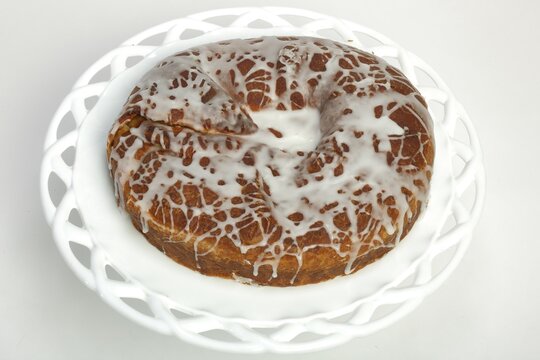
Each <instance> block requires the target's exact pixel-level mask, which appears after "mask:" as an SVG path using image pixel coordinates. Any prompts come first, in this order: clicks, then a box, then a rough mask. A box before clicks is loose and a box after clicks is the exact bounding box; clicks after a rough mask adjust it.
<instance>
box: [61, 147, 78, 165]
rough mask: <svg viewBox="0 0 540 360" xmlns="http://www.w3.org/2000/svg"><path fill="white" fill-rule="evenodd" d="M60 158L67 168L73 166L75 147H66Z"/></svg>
mask: <svg viewBox="0 0 540 360" xmlns="http://www.w3.org/2000/svg"><path fill="white" fill-rule="evenodd" d="M60 156H61V157H62V160H64V162H65V163H66V165H67V166H73V164H74V163H75V147H74V146H70V147H68V148H67V149H66V150H64V151H63V152H62V154H61V155H60Z"/></svg>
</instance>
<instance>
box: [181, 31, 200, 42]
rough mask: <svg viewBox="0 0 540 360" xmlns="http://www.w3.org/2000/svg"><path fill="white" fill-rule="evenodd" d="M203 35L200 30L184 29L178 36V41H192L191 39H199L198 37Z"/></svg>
mask: <svg viewBox="0 0 540 360" xmlns="http://www.w3.org/2000/svg"><path fill="white" fill-rule="evenodd" d="M203 34H204V32H203V31H201V30H196V29H186V30H184V31H182V33H181V34H180V39H181V40H188V39H193V38H196V37H199V36H201V35H203Z"/></svg>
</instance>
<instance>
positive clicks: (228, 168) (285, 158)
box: [109, 37, 432, 284]
mask: <svg viewBox="0 0 540 360" xmlns="http://www.w3.org/2000/svg"><path fill="white" fill-rule="evenodd" d="M316 54H320V55H316ZM240 64H244V65H240ZM193 74H195V75H193ZM280 77H282V78H284V80H279V78H280ZM280 81H281V82H282V83H283V82H285V85H284V87H281V85H280V84H279V83H280ZM398 111H399V112H401V113H402V114H401V115H400V116H401V119H403V118H406V121H404V122H402V123H401V124H400V123H399V119H400V118H399V117H398V115H397V112H398ZM404 111H405V112H406V114H405V115H403V112H404ZM123 114H124V116H122V117H121V118H120V119H119V121H117V123H116V124H115V125H114V126H113V129H112V130H111V137H110V141H111V139H113V137H114V135H115V134H116V133H117V132H118V131H119V130H120V129H121V128H122V127H123V126H125V125H126V123H127V122H128V121H131V119H132V118H133V114H140V115H142V116H144V117H146V119H147V120H144V121H142V122H140V121H139V123H138V124H137V125H136V126H131V128H130V130H129V132H128V133H127V134H124V135H122V136H118V140H117V141H116V142H113V143H112V151H111V155H110V158H109V164H110V168H111V171H112V176H113V178H114V181H115V189H117V190H116V194H117V197H118V198H119V203H120V204H122V205H124V204H125V202H126V201H132V202H133V204H134V205H135V206H136V207H137V208H139V209H140V222H141V225H142V230H143V232H147V231H148V227H149V226H155V227H158V228H159V229H163V228H165V229H169V230H170V236H169V240H167V241H171V242H175V241H180V240H179V237H178V236H179V234H184V233H185V234H186V235H187V238H184V239H183V240H182V241H191V240H193V246H194V252H195V260H196V263H197V266H199V259H200V258H201V257H204V256H207V255H208V254H210V253H211V252H212V251H213V250H214V249H215V247H216V246H218V244H219V242H220V241H222V240H223V238H224V237H226V238H227V239H229V240H230V241H232V242H233V243H234V245H235V246H236V247H237V248H238V249H239V250H240V252H241V253H242V254H247V253H248V252H249V251H252V250H257V254H258V255H257V256H256V258H254V259H252V260H249V259H251V258H250V257H246V260H245V261H246V264H247V265H246V266H249V267H251V268H252V275H253V277H257V276H258V275H259V271H260V269H261V268H262V267H264V266H270V267H271V269H272V277H273V278H276V277H278V276H279V271H278V267H279V264H280V261H281V259H282V258H283V257H284V256H293V257H294V258H296V261H297V263H298V267H297V271H296V274H298V272H299V271H300V270H301V269H302V263H303V255H304V253H306V252H307V251H310V250H312V249H315V248H318V247H325V248H330V249H332V250H333V251H335V253H336V254H338V255H339V256H340V257H341V258H343V259H345V260H346V265H345V270H344V272H345V273H346V274H348V273H351V272H353V271H355V270H356V268H357V267H358V266H359V264H360V263H358V262H356V261H357V260H358V259H359V258H361V257H362V256H366V255H367V254H369V253H370V252H373V251H377V250H379V249H388V248H392V247H394V246H395V244H396V243H397V242H398V241H399V240H400V239H401V237H402V231H403V229H404V227H405V226H406V224H407V223H408V222H410V221H411V218H412V217H413V216H414V215H415V214H413V213H412V212H411V209H410V204H409V202H410V201H411V196H412V195H411V194H414V198H415V199H416V200H417V201H419V202H421V203H423V204H425V202H426V201H427V193H428V184H429V176H430V171H431V163H432V155H428V157H427V158H426V153H429V151H427V150H428V149H426V148H425V146H427V145H429V146H432V144H431V140H430V138H431V137H432V135H431V134H432V132H431V131H432V130H431V123H430V121H431V120H430V118H429V115H428V113H427V110H426V107H425V104H424V102H423V100H422V99H421V98H420V97H419V94H418V92H417V91H416V90H415V89H414V88H413V87H412V85H410V84H409V83H408V81H407V80H406V79H405V77H404V76H403V75H402V74H401V73H399V72H398V71H396V70H395V69H393V68H391V67H390V66H389V65H388V64H386V63H384V62H382V61H381V60H380V59H377V58H375V57H374V56H372V55H370V54H366V53H364V52H361V51H359V50H357V49H354V48H350V47H348V46H346V45H342V44H338V43H335V42H332V41H329V40H321V39H312V38H287V39H280V38H275V37H266V38H261V39H251V40H233V41H228V42H222V43H219V44H208V45H206V46H202V47H199V48H197V49H192V50H189V51H186V52H183V53H181V54H179V55H177V56H172V57H169V58H167V59H165V60H163V62H161V63H160V64H159V65H158V66H157V67H156V68H154V69H153V70H151V71H150V72H149V73H148V74H147V75H146V76H145V77H144V78H143V79H142V80H141V82H140V83H139V84H138V85H137V87H136V88H135V90H134V92H133V93H132V95H131V96H130V98H129V99H128V102H127V103H126V106H125V109H124V111H123ZM411 119H412V120H411ZM407 121H408V122H407ZM411 121H412V122H411ZM409 123H411V124H414V126H416V127H417V128H415V129H412V130H411V129H409V128H408V124H409ZM406 141H407V142H406ZM404 144H406V146H405V145H404ZM431 149H432V147H431ZM141 154H143V155H142V157H141ZM430 156H431V158H429V157H430ZM413 160H414V161H413ZM126 186H129V189H130V190H129V199H124V198H123V191H119V190H120V189H125V188H126ZM403 189H405V190H403ZM194 193H195V194H196V195H194ZM205 199H206V201H205ZM203 217H204V218H205V219H206V220H208V221H199V220H197V219H203ZM202 223H204V224H206V225H208V224H209V223H210V224H211V225H210V226H207V227H208V228H207V229H203V228H201V226H202V225H201V226H199V224H202ZM243 232H244V233H243ZM246 234H248V235H251V236H248V238H246V236H244V235H246ZM306 234H308V235H309V234H310V236H306ZM249 237H251V238H249ZM388 239H391V241H388ZM164 251H165V250H164ZM231 276H232V277H234V278H238V279H245V276H240V275H238V274H234V273H233V274H231ZM295 278H296V275H294V276H292V277H291V278H290V283H291V284H292V283H294V281H295ZM243 281H247V280H243ZM250 281H251V280H250Z"/></svg>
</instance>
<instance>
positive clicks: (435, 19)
mask: <svg viewBox="0 0 540 360" xmlns="http://www.w3.org/2000/svg"><path fill="white" fill-rule="evenodd" d="M349 2H350V3H352V1H349ZM344 4H345V2H342V1H337V0H334V1H329V0H324V1H320V0H309V1H296V2H292V1H290V0H289V1H282V0H275V1H270V0H268V1H255V0H252V1H236V0H229V1H227V2H223V1H215V0H198V1H181V0H164V1H156V0H153V1H150V0H147V1H141V0H122V1H105V0H100V1H98V0H92V1H40V0H19V1H14V0H11V1H9V0H0V55H1V56H0V121H1V130H2V134H1V138H0V139H1V140H0V157H1V158H2V162H3V164H4V165H3V166H2V168H1V172H0V192H1V194H2V200H1V201H0V225H1V226H0V229H1V231H2V236H1V239H0V288H1V292H2V294H1V296H0V359H2V360H3V359H133V360H135V359H172V358H176V359H216V358H219V359H233V358H234V359H238V358H240V359H248V358H250V359H251V358H253V356H241V355H240V356H239V355H233V354H221V353H217V352H214V351H210V350H205V349H201V348H198V347H195V346H192V345H189V344H186V343H183V342H181V341H179V340H177V339H175V338H173V337H169V336H163V335H159V334H157V333H153V332H151V331H149V330H147V329H145V328H142V327H140V326H138V325H135V324H134V323H132V322H131V321H130V320H128V319H127V318H124V317H123V316H122V315H120V314H118V313H116V312H115V311H114V310H113V309H112V308H110V307H109V306H108V305H106V304H105V303H104V302H102V301H101V300H100V298H99V296H98V295H96V294H95V293H93V292H92V291H90V290H88V289H87V288H86V287H85V286H84V285H83V284H82V283H80V282H79V281H78V280H77V279H76V278H75V276H74V275H73V274H72V273H71V271H70V270H69V269H68V267H67V266H66V264H65V263H64V261H63V260H62V258H61V257H60V255H59V253H58V251H57V249H56V247H55V245H54V242H53V240H52V236H51V233H50V231H49V228H48V226H47V224H46V222H45V220H44V218H43V215H42V211H41V205H40V202H39V192H38V174H39V166H40V161H41V151H42V144H43V139H44V135H45V130H46V128H47V126H48V123H49V120H50V118H51V117H52V115H53V113H54V111H55V110H56V108H57V106H58V105H59V103H60V101H61V100H62V98H63V96H64V95H65V94H66V93H67V92H68V91H69V89H70V88H71V86H72V84H73V83H74V81H75V80H76V78H77V77H78V76H79V75H80V74H81V73H82V71H84V70H85V69H86V68H87V67H88V66H89V65H90V64H92V63H93V62H94V61H95V60H96V59H98V58H99V57H100V56H101V55H102V54H104V53H105V52H107V51H108V50H110V49H112V48H114V47H116V46H117V45H118V44H119V43H120V42H122V41H123V40H125V39H127V38H128V37H129V36H131V35H133V34H135V33H138V32H139V31H141V30H143V29H146V28H148V27H150V26H152V25H156V24H159V23H161V22H164V21H166V20H170V19H173V18H176V17H182V16H184V15H187V14H190V13H193V12H199V11H203V10H209V9H213V8H217V7H224V6H226V7H230V6H245V5H282V6H287V5H289V6H296V7H304V8H308V9H312V10H315V11H319V12H322V13H327V14H330V15H334V16H339V17H345V18H348V19H351V20H354V21H356V22H359V23H362V24H365V25H367V26H368V27H372V28H373V29H375V30H378V31H380V32H382V33H384V34H386V35H387V36H389V37H390V38H392V39H394V40H395V41H397V42H398V43H400V44H401V45H403V46H404V47H406V48H407V49H409V50H411V51H412V52H414V53H416V54H417V55H419V56H420V57H421V58H423V59H424V60H426V61H427V62H428V63H429V64H431V65H432V66H433V67H434V68H435V69H436V70H437V71H438V72H439V73H440V74H441V75H442V77H443V78H444V79H445V80H446V81H447V83H448V85H449V86H450V87H451V88H452V89H453V91H454V93H455V94H456V96H457V97H458V99H460V101H461V102H462V103H463V104H464V106H465V108H466V109H467V110H468V112H469V114H470V116H471V118H472V119H473V121H474V122H475V125H476V128H477V130H478V132H479V135H480V139H481V142H482V145H483V148H484V153H485V161H486V169H487V177H488V193H487V199H486V205H485V209H484V212H483V215H482V217H481V220H480V223H479V225H478V227H477V229H476V232H475V238H474V240H473V242H472V245H471V247H470V249H469V251H468V252H467V254H466V256H465V258H464V260H463V262H462V263H461V264H460V266H459V267H458V269H457V270H456V271H455V273H454V274H453V275H452V276H451V277H450V279H449V280H448V281H447V282H446V283H445V284H444V285H443V286H442V287H441V288H440V289H439V290H438V291H436V292H435V293H434V294H433V295H431V296H429V297H428V298H427V299H426V300H425V301H424V302H423V304H422V305H421V306H420V307H419V308H418V309H417V310H415V311H414V312H413V313H412V314H410V315H408V316H407V317H406V318H404V319H403V320H401V321H400V322H398V323H397V324H395V325H393V326H392V327H390V328H388V329H386V330H383V331H381V332H379V333H377V334H375V335H372V336H369V337H367V338H363V339H357V340H354V341H351V342H350V343H348V344H347V345H344V346H341V347H338V348H335V349H332V350H327V351H323V352H319V353H315V354H306V355H295V356H294V359H327V358H330V357H332V358H335V359H360V358H363V359H370V358H377V359H392V358H399V359H538V358H540V348H539V347H540V343H539V337H540V305H539V304H540V281H539V280H538V273H540V260H539V254H540V237H539V236H538V233H537V230H536V229H535V225H537V224H538V223H539V222H540V218H539V215H540V211H539V201H540V190H539V189H540V187H539V184H540V161H539V158H538V152H539V151H538V148H539V147H540V144H539V140H538V139H539V134H540V112H539V111H538V104H539V103H540V99H539V97H540V93H539V91H538V89H539V87H540V65H539V64H540V61H539V60H540V42H539V35H540V31H539V28H538V14H539V13H540V2H536V1H532V0H531V1H525V0H522V1H487V0H483V1H468V0H460V1H445V2H442V1H431V0H425V1H410V0H409V1H395V2H393V1H369V2H367V1H355V5H347V6H345V5H344ZM277 357H278V355H273V354H264V355H260V356H258V358H260V359H273V358H277ZM279 357H280V358H282V359H287V358H293V357H292V356H289V357H288V356H279Z"/></svg>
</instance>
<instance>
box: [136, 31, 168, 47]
mask: <svg viewBox="0 0 540 360" xmlns="http://www.w3.org/2000/svg"><path fill="white" fill-rule="evenodd" d="M166 35H167V33H166V32H162V33H159V34H155V35H152V36H150V37H147V38H146V39H144V40H143V41H141V42H140V43H139V45H145V46H160V45H162V44H163V41H164V40H165V36H166Z"/></svg>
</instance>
